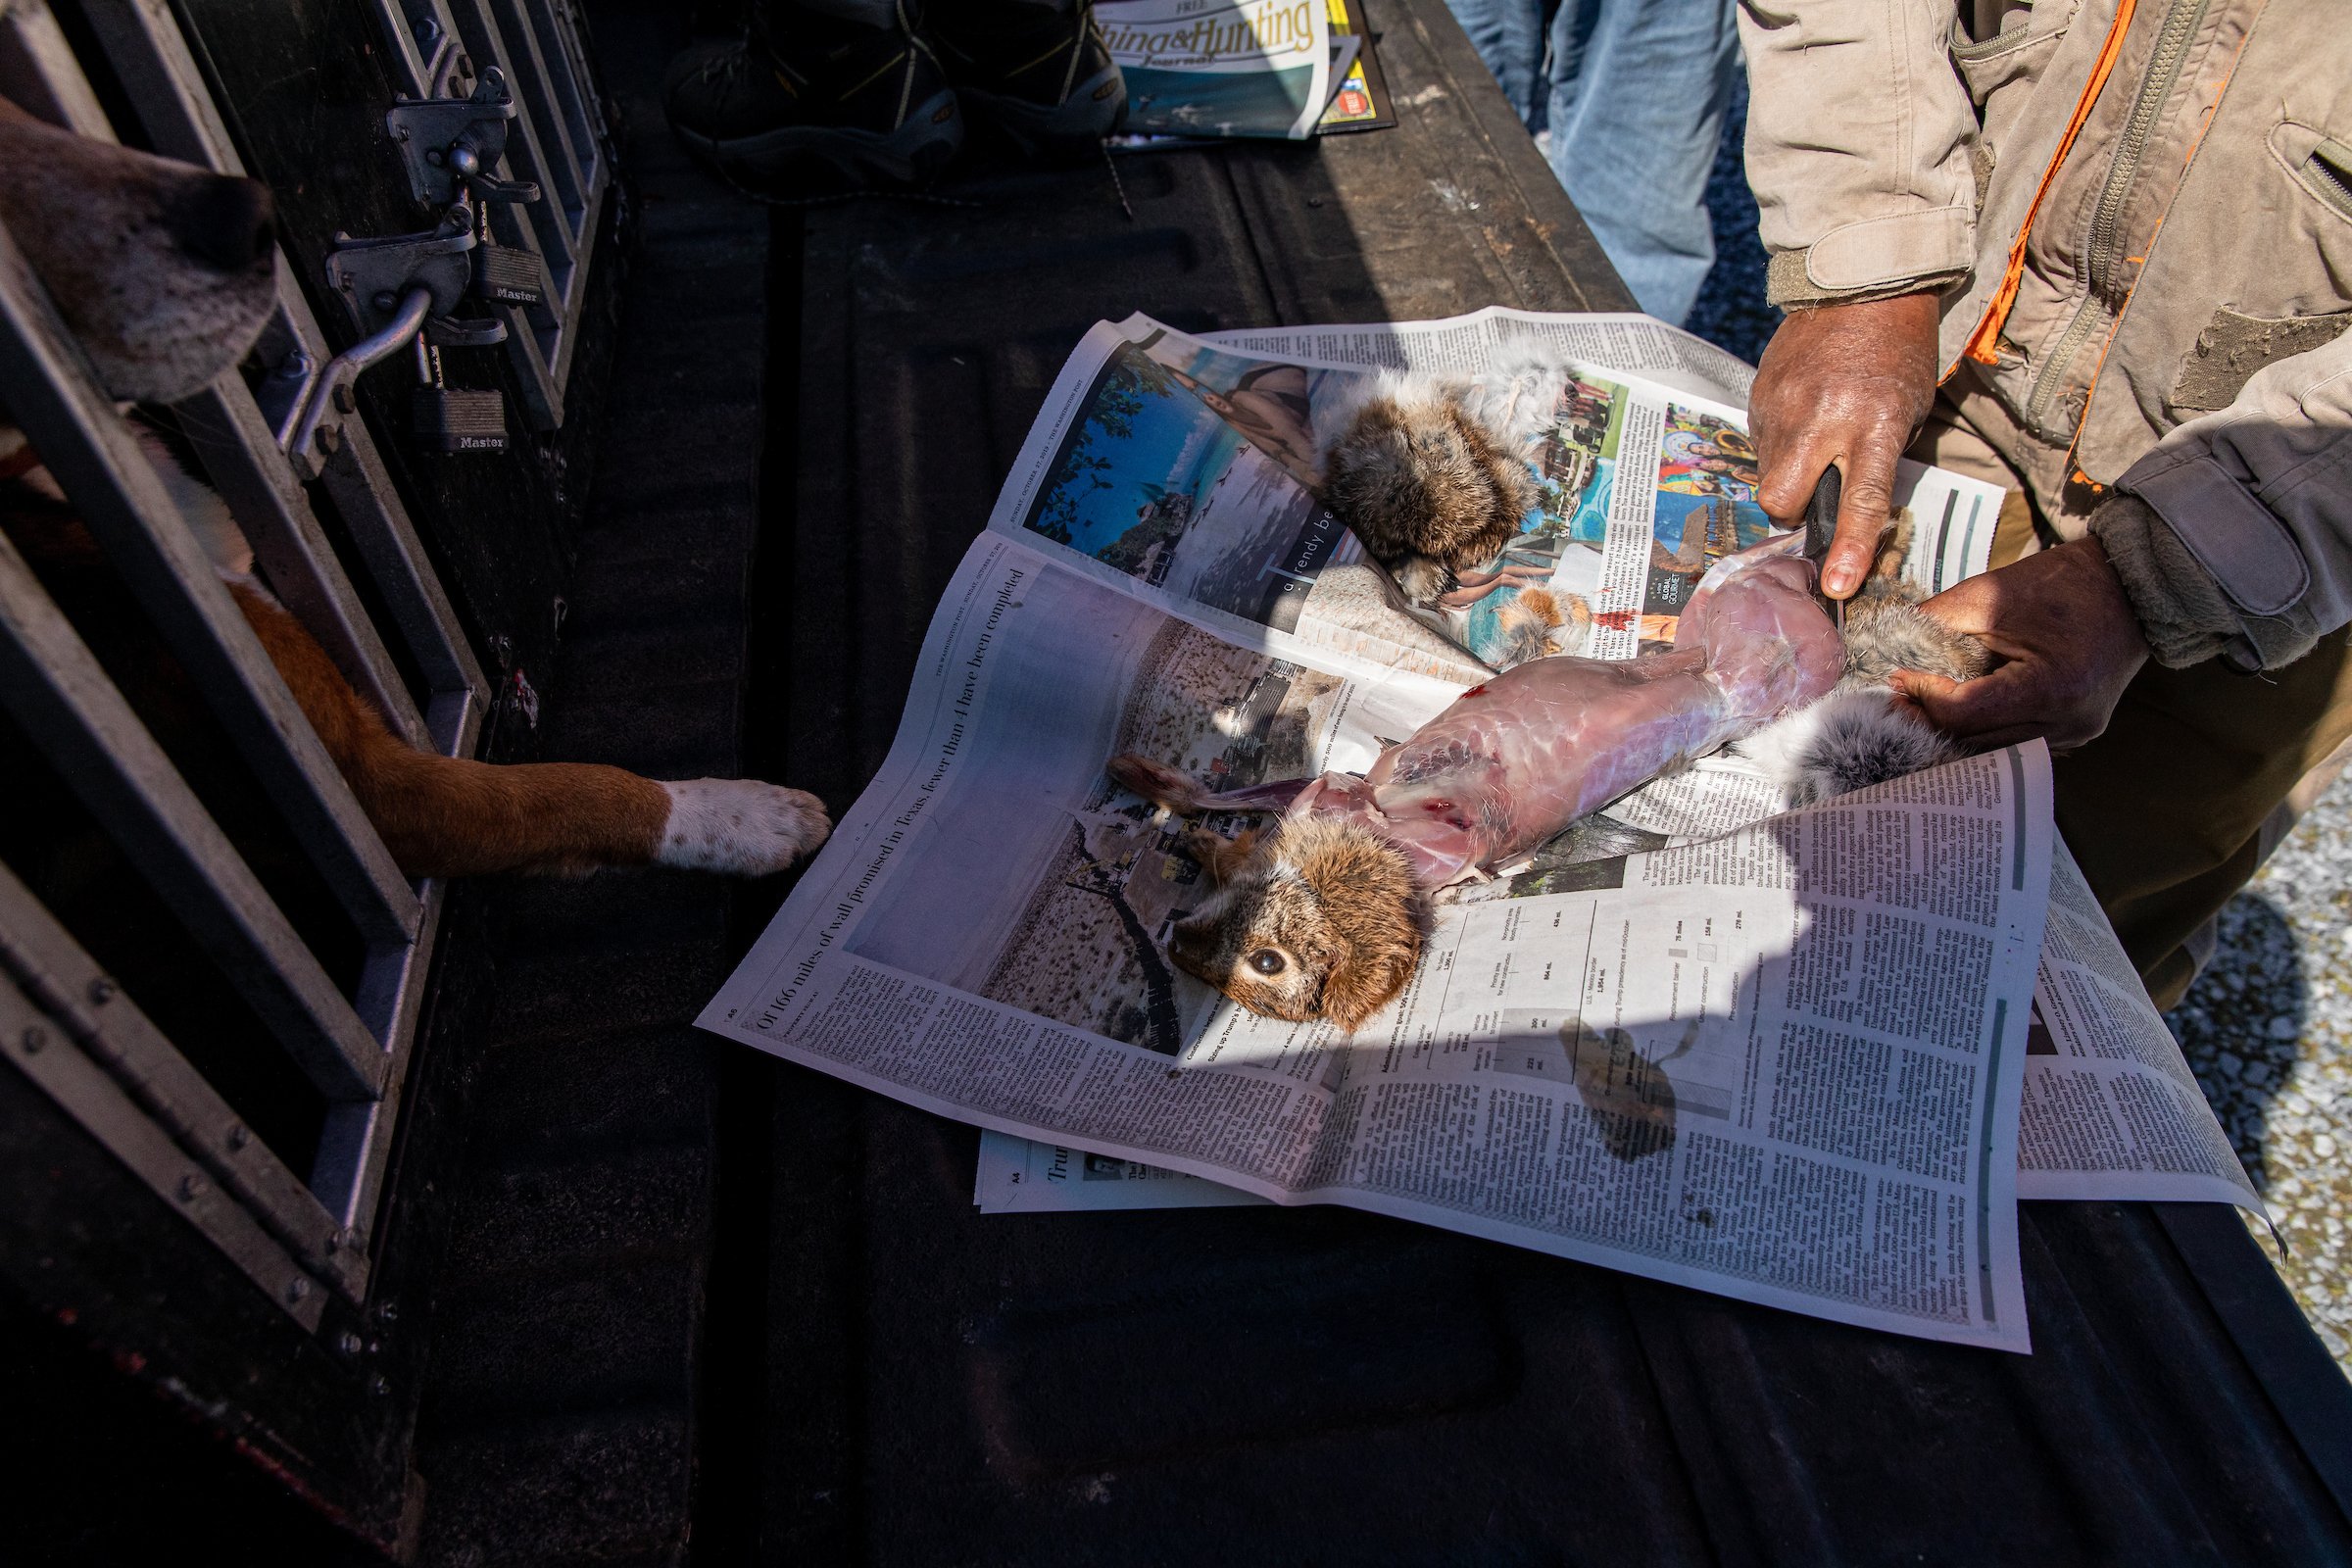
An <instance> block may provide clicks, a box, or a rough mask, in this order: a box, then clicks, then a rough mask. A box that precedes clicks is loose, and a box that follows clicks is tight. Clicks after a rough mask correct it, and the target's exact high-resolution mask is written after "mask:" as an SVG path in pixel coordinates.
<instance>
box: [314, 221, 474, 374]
mask: <svg viewBox="0 0 2352 1568" xmlns="http://www.w3.org/2000/svg"><path fill="white" fill-rule="evenodd" d="M479 243H480V241H479V239H478V238H477V236H476V235H475V232H474V222H473V209H472V208H470V207H468V206H466V204H465V203H464V202H458V203H456V204H454V205H453V206H451V207H450V209H449V210H448V211H447V212H445V213H443V214H442V215H441V222H440V224H439V225H438V226H437V227H434V228H430V229H427V230H425V231H424V232H423V233H420V234H387V235H385V236H383V237H382V238H379V239H353V238H351V237H349V236H348V235H338V236H336V239H335V248H334V249H333V250H331V251H329V252H327V256H326V281H327V283H328V285H329V286H330V287H332V288H333V289H334V291H335V292H336V293H337V294H339V295H341V296H342V299H343V303H344V305H345V306H346V307H348V308H349V309H350V311H351V319H352V320H353V321H354V322H355V323H356V324H357V325H358V327H359V329H360V330H361V331H362V332H365V333H373V332H376V331H380V330H381V329H382V328H383V327H385V326H386V325H388V324H390V322H391V321H392V319H393V318H394V317H396V316H399V315H400V314H401V313H402V310H403V302H404V301H405V300H406V299H407V298H408V294H409V291H410V290H411V289H415V288H421V289H424V290H425V291H426V292H427V293H428V294H430V295H431V297H432V308H431V310H429V311H428V312H427V313H426V317H425V321H424V330H425V332H426V334H427V335H428V336H430V337H431V338H432V340H433V341H434V342H435V343H438V344H440V345H441V346H442V347H443V348H452V349H467V348H486V347H488V346H489V345H490V344H493V343H504V342H505V341H506V340H507V323H506V322H504V321H500V320H495V319H490V320H484V319H463V318H461V317H459V316H458V315H457V314H456V313H457V309H458V304H459V302H460V301H462V300H464V299H466V298H467V297H468V296H469V295H473V294H475V292H476V290H475V286H474V268H473V258H472V257H471V256H469V255H467V254H466V253H467V252H469V251H471V250H472V249H473V248H474V246H475V245H477V244H479ZM410 330H411V331H414V330H416V329H415V328H414V327H412V328H410Z"/></svg>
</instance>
